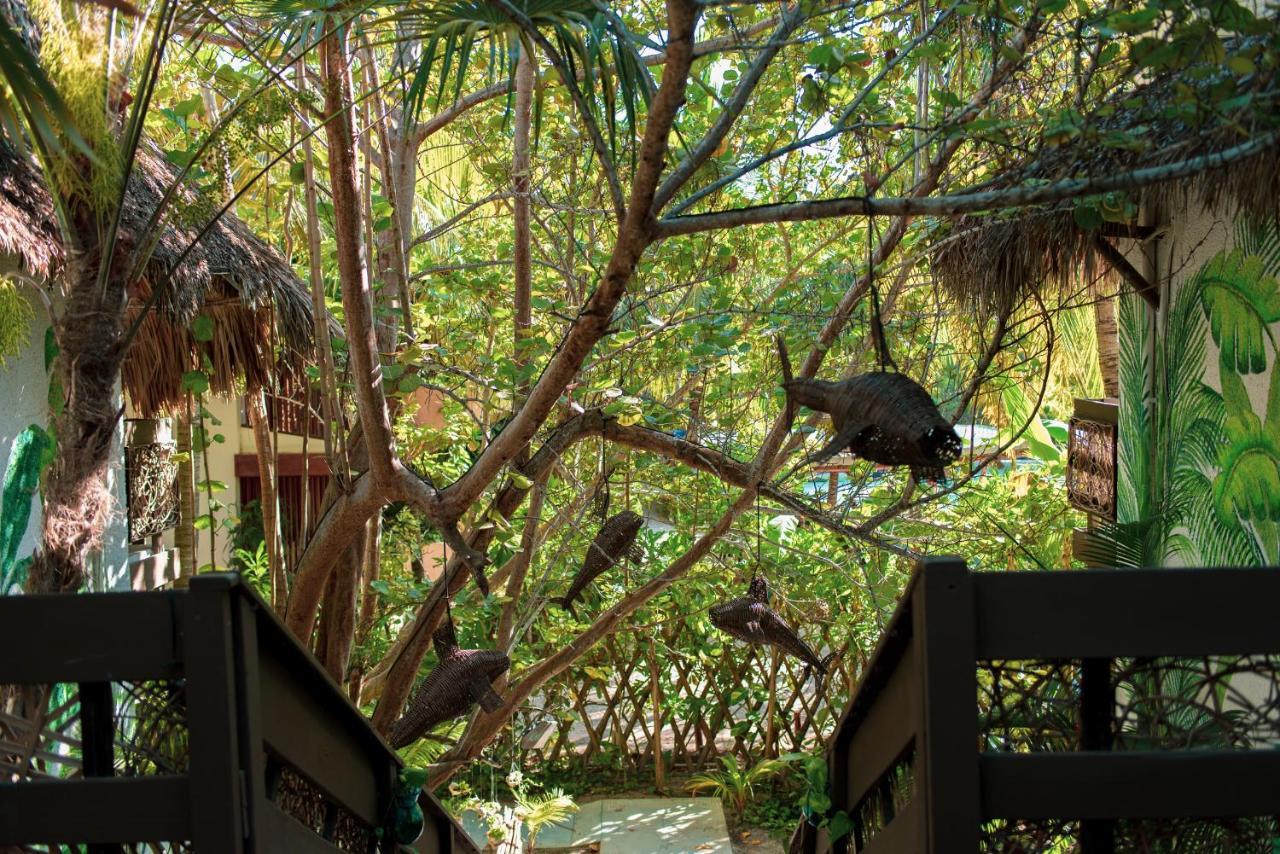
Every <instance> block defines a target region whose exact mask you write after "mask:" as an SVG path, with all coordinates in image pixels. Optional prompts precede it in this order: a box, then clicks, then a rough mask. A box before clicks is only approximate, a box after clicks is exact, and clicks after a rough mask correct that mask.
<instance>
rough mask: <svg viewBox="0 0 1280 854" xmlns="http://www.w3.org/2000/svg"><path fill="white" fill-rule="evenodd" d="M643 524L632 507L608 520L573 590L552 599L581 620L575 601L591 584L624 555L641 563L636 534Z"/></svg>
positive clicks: (592, 545) (598, 535)
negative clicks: (574, 606) (575, 608)
mask: <svg viewBox="0 0 1280 854" xmlns="http://www.w3.org/2000/svg"><path fill="white" fill-rule="evenodd" d="M643 524H644V519H643V518H641V516H640V514H639V513H636V512H634V511H631V510H623V511H622V512H621V513H615V514H614V515H612V516H610V517H609V518H608V519H606V520H605V523H604V524H603V525H601V526H600V531H599V533H597V534H596V538H595V540H593V541H592V543H591V547H590V548H588V549H587V556H586V557H585V558H583V560H582V568H581V569H579V570H578V574H577V575H575V576H574V578H573V583H572V584H570V585H569V591H568V592H567V593H565V595H563V596H560V597H558V598H556V599H552V600H551V601H552V602H554V603H555V604H557V605H559V606H560V607H561V608H564V609H565V610H566V611H568V612H569V613H570V614H572V615H573V617H574V618H575V619H577V616H578V612H577V611H575V610H574V608H573V601H574V600H575V599H577V598H578V596H580V595H581V594H582V591H584V590H586V589H587V585H589V584H590V583H591V582H593V581H595V580H596V579H597V578H599V577H600V576H601V574H603V573H605V572H607V571H609V570H610V569H612V568H613V567H614V566H615V565H616V564H617V563H618V561H620V560H622V558H624V557H629V558H631V559H632V560H633V561H636V562H637V563H638V562H639V561H641V560H642V559H643V558H644V551H643V550H642V549H641V548H640V546H639V544H638V543H637V542H636V535H637V534H639V533H640V526H641V525H643Z"/></svg>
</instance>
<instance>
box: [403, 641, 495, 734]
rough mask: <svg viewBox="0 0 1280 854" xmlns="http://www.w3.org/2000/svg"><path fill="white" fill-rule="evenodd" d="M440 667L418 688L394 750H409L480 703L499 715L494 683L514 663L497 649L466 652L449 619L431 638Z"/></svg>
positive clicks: (483, 707) (485, 708) (404, 717)
mask: <svg viewBox="0 0 1280 854" xmlns="http://www.w3.org/2000/svg"><path fill="white" fill-rule="evenodd" d="M431 640H432V643H433V644H434V645H435V650H436V655H437V656H438V657H439V659H440V663H439V664H437V665H436V667H435V669H434V670H432V671H431V673H429V674H428V675H427V678H426V679H425V680H424V681H423V683H422V686H421V687H420V688H418V691H417V693H415V694H414V695H413V699H412V700H410V701H409V709H408V711H406V712H405V713H404V716H403V717H401V718H400V720H398V721H396V725H395V726H394V727H393V728H392V730H391V746H392V747H395V748H401V747H406V746H408V745H410V744H412V743H413V742H415V741H417V740H418V739H419V738H421V737H422V736H423V735H424V734H426V733H427V732H428V731H430V730H431V728H432V727H434V726H435V725H436V724H439V723H442V722H444V721H447V720H452V719H453V718H458V717H461V716H463V715H465V714H466V713H467V711H468V710H469V709H470V708H471V707H472V706H473V705H475V704H476V703H479V704H480V707H481V708H482V709H484V710H485V711H486V712H496V711H497V710H498V708H499V707H501V706H502V698H501V697H500V696H498V694H497V692H495V691H494V690H493V680H495V679H497V678H498V677H499V676H501V675H502V674H504V673H506V672H507V670H508V669H510V667H511V659H509V658H507V656H506V655H505V654H504V653H502V652H499V651H498V650H496V649H462V648H460V647H459V646H458V638H457V636H456V635H455V634H454V630H453V619H452V618H451V617H450V618H446V619H445V620H444V622H442V623H441V624H440V628H438V629H436V633H435V634H434V635H433V636H432V638H431Z"/></svg>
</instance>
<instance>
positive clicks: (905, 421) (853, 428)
mask: <svg viewBox="0 0 1280 854" xmlns="http://www.w3.org/2000/svg"><path fill="white" fill-rule="evenodd" d="M778 355H779V357H780V358H781V360H782V379H783V381H782V387H783V389H785V390H786V393H787V405H788V406H794V405H795V404H802V405H804V406H807V407H809V408H810V409H814V410H817V411H818V412H825V413H827V414H828V415H830V416H831V425H832V427H834V428H835V436H834V437H832V439H831V441H830V442H828V443H827V444H826V446H824V447H823V448H822V450H820V451H818V452H817V453H816V454H812V455H810V456H809V457H808V458H806V459H805V460H803V461H801V462H800V463H799V464H798V465H797V466H796V467H797V468H799V467H800V466H804V465H809V464H810V463H815V462H819V461H821V460H825V459H826V458H827V457H830V456H833V455H835V454H838V453H839V452H840V451H842V450H844V449H845V448H848V449H849V450H850V451H851V452H852V453H854V454H856V455H857V456H859V457H862V458H863V459H864V460H870V461H871V462H873V463H883V464H884V465H890V466H910V468H911V474H912V475H914V476H915V478H916V480H942V479H943V478H944V477H945V476H946V473H945V472H944V471H943V469H944V468H945V467H946V466H947V465H949V464H950V463H953V462H955V461H956V460H957V459H958V458H959V457H960V452H961V449H962V447H963V446H962V445H961V443H960V437H959V436H958V435H957V434H956V431H955V428H954V427H952V426H951V424H950V422H948V421H947V420H946V419H945V418H943V417H942V413H940V412H939V411H938V406H937V404H935V403H934V402H933V398H931V397H930V396H929V393H928V392H927V391H925V390H924V389H923V388H921V386H920V384H919V383H918V382H916V381H915V380H913V379H911V378H910V377H908V376H907V375H906V374H900V373H897V372H896V371H883V370H881V371H868V372H867V373H865V374H858V375H857V376H856V377H852V378H850V379H847V380H841V381H840V382H828V381H827V380H811V379H797V378H794V377H792V375H791V361H790V359H788V358H787V348H786V346H785V345H784V344H783V342H782V338H781V337H779V338H778ZM882 358H884V357H883V356H882Z"/></svg>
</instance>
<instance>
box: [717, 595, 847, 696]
mask: <svg viewBox="0 0 1280 854" xmlns="http://www.w3.org/2000/svg"><path fill="white" fill-rule="evenodd" d="M709 613H710V616H711V624H712V625H713V626H715V627H716V628H717V629H719V630H720V631H722V632H724V633H725V634H727V635H729V636H730V637H734V638H737V639H738V640H740V641H745V642H746V643H749V644H751V645H752V646H772V647H776V648H777V649H779V650H781V651H782V652H784V653H786V654H787V655H790V656H792V657H794V658H798V659H799V660H800V661H802V662H804V664H805V667H806V671H805V678H808V671H810V670H816V671H817V672H818V674H819V676H825V675H826V673H827V665H828V664H830V662H831V658H832V657H833V656H830V655H829V656H827V657H826V658H819V657H818V654H817V653H816V652H814V651H813V647H811V646H809V645H808V644H807V643H805V642H804V641H803V640H801V639H800V635H798V634H796V631H795V629H793V628H791V626H789V625H787V622H786V620H784V619H782V617H780V616H778V613H777V612H776V611H774V610H773V609H772V608H770V607H769V583H768V582H767V581H765V579H764V578H763V577H762V576H759V575H757V576H756V577H755V578H753V579H751V584H750V586H749V587H748V588H747V595H746V596H739V597H738V598H737V599H731V600H729V601H728V602H725V603H724V604H721V605H713V606H712V608H711V611H710V612H709Z"/></svg>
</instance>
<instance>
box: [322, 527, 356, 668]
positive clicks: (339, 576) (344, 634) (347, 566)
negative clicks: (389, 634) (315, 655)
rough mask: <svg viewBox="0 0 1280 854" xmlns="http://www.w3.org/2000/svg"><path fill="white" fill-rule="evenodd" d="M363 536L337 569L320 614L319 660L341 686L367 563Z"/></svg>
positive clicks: (353, 542) (333, 574)
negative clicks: (359, 583) (358, 590)
mask: <svg viewBox="0 0 1280 854" xmlns="http://www.w3.org/2000/svg"><path fill="white" fill-rule="evenodd" d="M364 540H365V538H364V536H363V535H357V536H356V537H355V539H354V540H352V542H351V544H350V545H349V546H347V548H346V551H345V552H344V553H343V556H342V559H341V560H339V561H338V565H337V566H336V567H334V571H333V573H332V575H331V576H330V584H329V586H328V588H327V589H326V591H325V600H324V609H323V611H322V612H321V614H320V622H321V624H322V627H323V628H322V630H321V632H320V638H321V641H320V643H321V644H323V645H319V644H318V646H319V651H320V660H321V663H322V664H323V665H324V669H325V670H326V671H328V673H329V675H330V676H331V677H333V681H334V682H337V683H338V684H339V685H342V684H344V682H345V680H346V676H347V665H348V663H350V661H351V645H352V642H353V641H354V639H355V633H356V577H357V576H358V575H359V573H360V566H361V564H362V563H363V561H364Z"/></svg>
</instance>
